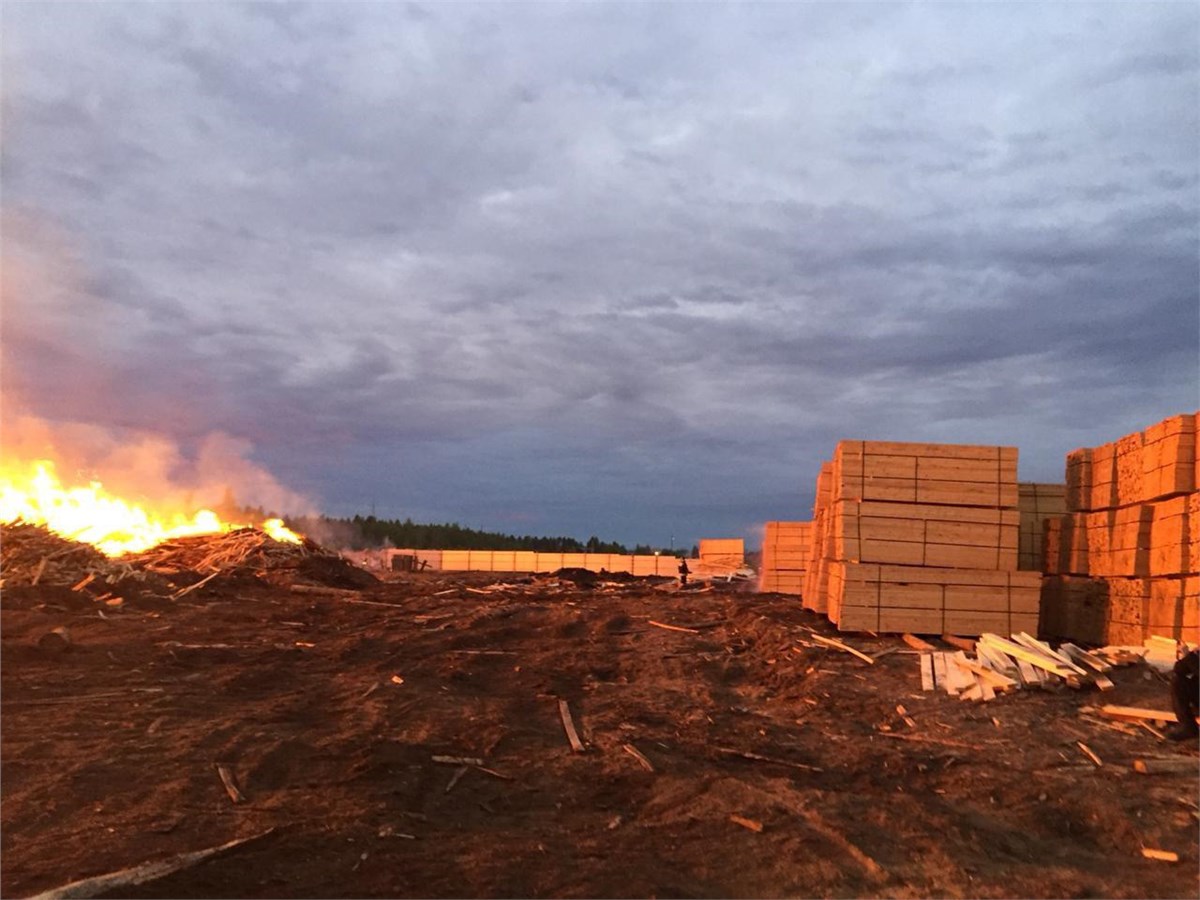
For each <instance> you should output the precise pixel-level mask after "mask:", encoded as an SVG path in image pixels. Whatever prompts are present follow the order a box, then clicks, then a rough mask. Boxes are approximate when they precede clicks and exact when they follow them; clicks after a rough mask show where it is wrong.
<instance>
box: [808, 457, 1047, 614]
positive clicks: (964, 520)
mask: <svg viewBox="0 0 1200 900" xmlns="http://www.w3.org/2000/svg"><path fill="white" fill-rule="evenodd" d="M1018 496H1019V495H1018V485H1017V449H1016V448H1015V447H999V446H980V445H967V444H928V443H899V442H887V441H842V442H840V443H839V444H838V445H837V448H836V450H835V453H834V458H833V459H832V460H830V461H828V462H826V463H825V464H824V465H822V467H821V473H820V475H819V476H818V479H817V491H816V504H815V506H814V510H813V530H812V531H813V550H812V557H811V562H810V564H809V569H808V572H807V573H806V578H805V586H804V592H803V603H804V606H805V607H807V608H809V609H812V610H814V611H816V612H823V613H825V614H826V615H827V616H828V617H829V619H830V620H831V621H832V622H833V623H834V624H836V625H837V626H838V628H839V629H840V630H842V631H873V632H876V633H883V632H892V633H900V632H914V633H919V634H944V633H950V634H961V635H977V634H981V633H983V632H1000V633H1006V634H1011V633H1016V632H1022V631H1031V632H1036V631H1037V627H1038V607H1039V602H1040V591H1041V573H1039V572H1029V571H1021V570H1020V569H1019V568H1018V545H1019V535H1020V522H1021V514H1020V511H1019V510H1018Z"/></svg>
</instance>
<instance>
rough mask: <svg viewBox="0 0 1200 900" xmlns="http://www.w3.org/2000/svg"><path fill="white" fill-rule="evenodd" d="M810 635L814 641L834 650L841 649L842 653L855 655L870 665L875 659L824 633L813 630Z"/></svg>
mask: <svg viewBox="0 0 1200 900" xmlns="http://www.w3.org/2000/svg"><path fill="white" fill-rule="evenodd" d="M812 637H813V640H814V641H817V642H819V643H822V644H825V645H826V646H828V647H833V648H834V649H835V650H841V651H842V652H843V653H849V654H851V655H852V656H857V657H858V658H859V659H861V660H864V661H865V662H868V663H870V664H871V665H874V664H875V659H874V658H873V657H870V656H867V654H865V653H863V652H862V651H861V650H855V649H854V648H853V647H851V646H850V645H849V644H843V643H842V642H841V641H835V640H834V639H833V638H827V637H825V636H824V635H820V634H817V633H816V632H813V635H812Z"/></svg>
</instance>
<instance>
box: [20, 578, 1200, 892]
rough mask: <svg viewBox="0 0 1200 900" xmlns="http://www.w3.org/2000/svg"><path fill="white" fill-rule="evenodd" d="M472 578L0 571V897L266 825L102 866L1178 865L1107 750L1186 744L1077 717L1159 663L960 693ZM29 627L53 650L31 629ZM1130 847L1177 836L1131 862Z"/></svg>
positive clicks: (1132, 700) (551, 883) (660, 617)
mask: <svg viewBox="0 0 1200 900" xmlns="http://www.w3.org/2000/svg"><path fill="white" fill-rule="evenodd" d="M495 580H496V578H495V576H469V575H464V576H458V577H453V576H447V575H445V574H432V575H409V576H403V577H402V578H399V579H398V580H393V581H389V582H386V583H381V584H378V585H375V586H372V587H369V588H367V589H366V590H364V591H363V592H362V593H361V594H359V595H358V596H359V597H360V598H361V599H362V600H366V601H371V602H370V603H364V602H350V601H349V600H348V599H347V598H346V597H347V596H348V595H346V596H342V595H339V596H334V595H321V594H319V593H318V594H313V593H296V592H294V591H292V590H291V589H290V588H289V587H288V586H287V585H278V584H275V585H272V584H267V583H265V582H262V581H259V580H256V579H253V578H249V579H247V578H241V579H231V578H224V579H214V580H213V581H212V582H211V583H209V584H207V585H205V586H203V587H202V588H201V589H198V590H196V591H194V592H193V593H190V594H188V595H187V596H186V597H182V598H180V599H179V600H177V601H175V602H163V601H157V600H153V599H151V598H139V597H137V596H133V595H130V596H129V597H128V598H127V601H126V603H125V605H124V606H123V607H121V608H120V609H115V610H114V609H110V608H109V607H107V606H106V605H105V604H104V603H99V604H97V602H96V601H94V600H92V599H91V598H89V597H88V596H87V595H86V594H82V593H76V592H72V591H71V590H70V589H69V588H64V587H61V586H59V587H53V586H36V587H14V588H8V589H6V590H5V591H4V594H3V597H2V599H0V646H2V651H3V653H2V656H0V686H2V688H3V694H2V711H3V728H2V734H0V777H2V780H0V797H2V806H0V825H2V834H0V852H2V855H3V869H2V872H0V892H2V893H3V895H4V896H8V897H16V896H24V895H29V894H33V893H36V892H39V891H42V890H46V889H49V888H51V887H55V886H58V885H61V884H65V883H67V882H70V881H73V880H75V879H80V878H84V877H88V876H94V875H99V874H103V873H106V872H111V871H114V870H117V869H121V868H124V867H128V866H133V865H137V864H140V863H143V862H146V861H152V860H160V859H164V858H167V857H169V856H171V855H172V854H176V853H182V852H188V851H194V850H200V849H203V848H206V847H212V846H216V845H219V844H223V843H225V842H227V841H230V840H233V839H235V838H238V837H245V836H250V835H255V834H259V833H261V832H264V831H266V830H267V829H273V830H272V831H270V833H269V834H266V835H265V836H263V837H261V838H259V839H257V840H254V841H251V842H248V843H246V844H243V845H241V846H238V847H235V848H232V849H230V850H228V851H226V852H224V853H222V854H219V855H217V856H215V857H213V858H211V859H209V860H207V861H205V862H202V863H200V864H198V865H194V866H192V867H189V868H186V869H184V870H182V871H180V872H177V873H175V874H172V875H169V876H167V877H164V878H160V879H157V880H154V881H151V882H148V883H146V884H143V885H142V886H140V887H137V888H131V889H125V890H122V891H119V892H117V893H119V894H122V895H126V896H143V897H275V896H278V897H783V896H788V897H1196V896H1197V894H1198V890H1200V879H1198V876H1197V868H1198V854H1197V819H1196V816H1195V810H1196V807H1197V798H1198V793H1200V778H1198V776H1197V774H1195V773H1185V774H1175V775H1156V776H1145V775H1139V774H1136V773H1134V772H1132V771H1131V769H1130V763H1131V761H1132V760H1133V759H1135V758H1139V757H1146V756H1166V757H1174V756H1181V757H1185V758H1191V759H1195V758H1196V753H1197V750H1196V744H1195V742H1192V743H1190V744H1184V745H1179V744H1171V743H1166V742H1161V741H1160V740H1158V739H1157V738H1156V737H1155V736H1154V735H1152V734H1151V733H1150V732H1149V731H1146V730H1144V729H1141V728H1137V729H1134V733H1132V734H1124V733H1121V732H1119V731H1117V730H1113V729H1111V728H1108V727H1105V726H1103V725H1099V724H1096V723H1094V722H1091V721H1088V719H1086V718H1084V717H1081V714H1080V707H1083V706H1086V705H1091V704H1099V703H1102V702H1110V703H1119V704H1126V705H1143V706H1152V707H1156V708H1169V700H1168V694H1167V686H1166V683H1165V680H1164V679H1163V678H1162V676H1160V675H1158V674H1156V673H1153V672H1152V671H1150V670H1149V669H1147V668H1145V667H1144V666H1131V667H1127V668H1121V669H1116V670H1114V671H1113V673H1112V678H1113V681H1114V682H1115V683H1116V687H1115V689H1114V690H1112V691H1110V692H1107V693H1105V694H1103V695H1101V694H1099V693H1097V692H1096V691H1095V689H1094V688H1093V689H1090V690H1082V691H1075V690H1071V689H1069V688H1065V687H1064V688H1062V689H1061V690H1055V691H1033V690H1026V691H1020V692H1017V693H1015V694H1010V695H1006V696H1001V697H999V698H997V699H996V700H995V701H993V702H990V703H969V702H963V701H959V700H957V699H955V698H952V697H949V696H947V695H946V694H944V693H940V692H938V693H924V692H922V691H921V688H920V678H919V672H918V664H917V660H916V657H915V656H914V655H912V653H911V652H910V651H909V650H908V648H907V647H906V646H905V645H904V644H903V643H902V642H901V641H899V640H898V639H897V638H894V637H881V638H872V637H869V636H862V635H857V636H850V637H846V636H844V635H842V636H839V637H842V638H843V639H844V640H848V641H849V642H851V643H853V644H854V645H855V646H856V647H858V648H859V649H862V650H864V651H865V652H867V653H872V654H877V653H880V652H881V651H885V650H889V649H890V650H891V651H892V652H889V653H887V654H886V655H884V656H882V657H881V658H880V659H879V660H878V661H877V663H876V664H875V665H868V664H867V663H865V662H863V661H862V660H860V659H857V658H855V657H853V656H850V655H848V654H845V653H840V652H838V651H836V650H831V649H820V648H816V647H804V646H800V645H798V643H797V641H798V640H802V639H804V638H805V637H806V636H807V635H808V634H809V633H810V630H815V631H817V632H819V633H822V634H827V635H832V634H833V630H832V628H831V626H830V625H829V623H828V622H826V621H825V620H824V619H823V618H821V617H819V616H815V615H813V614H811V613H808V612H805V611H804V610H802V609H800V608H799V607H798V604H797V603H796V602H795V599H794V598H787V597H782V596H779V595H767V594H763V595H759V594H753V593H745V592H739V591H736V590H734V589H733V587H729V588H724V589H723V588H718V589H716V590H710V591H703V592H697V591H683V592H671V591H663V590H661V589H660V588H659V587H657V586H656V585H655V584H654V583H652V582H648V581H645V580H640V581H639V580H634V581H629V582H626V583H622V584H612V585H604V584H603V583H594V584H593V583H589V582H588V581H587V580H586V579H582V580H580V582H579V583H578V584H576V583H573V582H570V581H561V580H557V579H539V580H536V581H531V580H527V581H526V582H525V583H520V584H515V585H514V586H512V587H507V588H503V589H500V590H497V591H492V592H489V593H476V592H475V591H479V590H481V589H482V588H483V587H484V586H486V585H488V584H489V583H491V582H494V581H495ZM512 580H513V581H516V580H517V579H516V576H513V577H512ZM651 620H653V621H657V622H660V623H663V624H670V625H675V626H681V627H685V628H690V629H692V631H673V630H668V629H664V628H660V627H658V626H656V625H652V624H650V622H651ZM63 626H65V627H67V628H68V630H69V633H70V639H71V645H70V646H69V647H68V648H67V649H66V650H61V649H60V648H57V647H56V646H55V644H54V643H53V642H50V641H47V642H44V645H43V646H39V639H40V638H41V637H42V636H43V635H45V634H46V633H47V632H48V631H50V630H52V629H54V628H56V627H63ZM560 700H566V701H567V703H568V708H569V710H570V713H571V715H572V718H573V721H574V724H575V726H576V727H577V729H578V731H579V735H580V738H581V739H582V741H583V743H584V744H585V749H584V751H583V752H578V753H577V752H573V751H572V749H571V746H570V744H569V743H568V740H567V736H566V733H565V731H564V726H563V722H562V720H561V718H560V711H559V701H560ZM897 707H903V708H904V710H905V712H904V713H901V712H900V711H898V709H897ZM906 717H907V718H908V719H910V720H911V724H910V723H909V722H908V721H906ZM1077 742H1083V743H1084V744H1085V745H1086V746H1087V747H1088V748H1090V749H1091V750H1092V751H1094V752H1095V753H1096V755H1097V756H1098V757H1099V758H1100V759H1101V760H1102V762H1103V765H1101V766H1099V767H1097V766H1096V765H1095V764H1094V763H1093V762H1091V761H1090V760H1089V759H1088V758H1087V757H1086V756H1085V755H1084V753H1083V751H1082V750H1081V749H1080V748H1079V746H1078V743H1077ZM626 745H628V746H630V747H632V748H634V749H636V750H637V751H638V752H640V753H641V754H642V755H643V756H644V757H645V758H646V760H648V761H649V763H650V765H651V766H652V768H653V771H648V770H647V769H646V768H645V767H644V766H643V764H642V763H641V762H640V761H639V759H638V758H636V756H635V755H634V754H633V753H631V752H629V751H628V750H627V749H625V748H626ZM739 754H750V756H746V755H739ZM754 755H757V756H758V757H766V759H759V758H753V757H754ZM435 756H456V757H473V758H478V759H479V760H481V761H482V766H474V765H470V766H467V767H466V769H465V771H462V770H460V767H459V766H458V765H455V764H446V763H442V762H437V761H435V760H434V757H435ZM218 765H223V766H226V767H227V768H228V771H229V773H230V775H231V776H232V780H233V782H234V783H235V785H236V787H237V788H238V790H239V791H240V792H241V794H242V795H243V796H244V800H243V802H239V803H235V802H234V801H233V800H231V798H230V796H229V795H228V793H227V792H226V789H225V787H224V786H223V784H222V781H221V779H220V778H219V777H218V772H217V766H218ZM733 817H739V818H740V819H741V820H744V821H743V822H739V821H737V820H735V819H734V818H733ZM756 826H761V831H760V830H757V827H756ZM1143 847H1150V848H1158V849H1165V850H1173V851H1175V852H1177V853H1178V854H1179V856H1180V861H1179V862H1177V863H1167V862H1159V861H1154V860H1149V859H1145V858H1143V857H1142V855H1141V849H1142V848H1143Z"/></svg>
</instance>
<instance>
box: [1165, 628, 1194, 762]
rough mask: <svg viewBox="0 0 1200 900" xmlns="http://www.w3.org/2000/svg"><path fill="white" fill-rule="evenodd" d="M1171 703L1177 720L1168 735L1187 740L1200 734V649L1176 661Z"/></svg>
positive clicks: (1177, 739)
mask: <svg viewBox="0 0 1200 900" xmlns="http://www.w3.org/2000/svg"><path fill="white" fill-rule="evenodd" d="M1171 705H1172V706H1173V707H1174V708H1175V718H1176V719H1177V721H1176V723H1175V724H1174V725H1172V726H1171V727H1170V728H1169V729H1168V730H1167V737H1168V738H1170V739H1171V740H1173V741H1186V740H1189V739H1191V738H1195V737H1197V736H1200V726H1197V725H1196V716H1197V715H1198V714H1200V650H1192V651H1189V652H1188V653H1185V654H1184V655H1183V657H1181V658H1180V660H1179V661H1178V662H1177V663H1175V670H1174V671H1173V672H1172V673H1171Z"/></svg>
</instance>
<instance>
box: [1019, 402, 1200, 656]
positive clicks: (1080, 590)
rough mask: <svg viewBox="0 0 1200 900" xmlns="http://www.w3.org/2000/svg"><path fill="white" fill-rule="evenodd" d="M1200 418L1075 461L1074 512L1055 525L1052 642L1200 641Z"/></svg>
mask: <svg viewBox="0 0 1200 900" xmlns="http://www.w3.org/2000/svg"><path fill="white" fill-rule="evenodd" d="M1198 418H1200V417H1198V416H1197V414H1194V413H1189V414H1184V415H1177V416H1171V417H1170V418H1167V419H1164V420H1163V421H1161V422H1159V423H1158V424H1156V425H1153V426H1151V427H1150V428H1147V429H1145V430H1143V431H1138V432H1134V433H1132V434H1128V435H1125V436H1124V437H1122V438H1121V439H1119V440H1117V441H1113V442H1112V443H1109V444H1104V445H1103V446H1100V447H1089V448H1083V449H1079V450H1073V451H1072V452H1070V453H1069V454H1067V472H1066V474H1067V495H1066V500H1067V514H1066V515H1065V516H1062V517H1060V518H1058V519H1052V520H1050V521H1049V522H1048V523H1047V531H1046V540H1045V571H1046V574H1047V581H1046V598H1045V602H1044V604H1043V618H1042V631H1043V633H1044V634H1047V635H1050V636H1053V637H1059V638H1063V639H1069V640H1075V641H1081V642H1088V643H1098V644H1099V643H1108V644H1141V643H1142V642H1143V641H1144V640H1145V639H1146V638H1148V637H1153V636H1159V637H1164V638H1173V639H1176V640H1185V641H1189V642H1193V643H1194V642H1196V641H1200V493H1198V492H1197V487H1200V471H1198V465H1200V460H1198V458H1197V453H1196V445H1197V434H1196V429H1197V419H1198Z"/></svg>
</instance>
